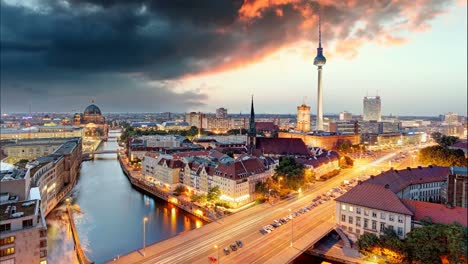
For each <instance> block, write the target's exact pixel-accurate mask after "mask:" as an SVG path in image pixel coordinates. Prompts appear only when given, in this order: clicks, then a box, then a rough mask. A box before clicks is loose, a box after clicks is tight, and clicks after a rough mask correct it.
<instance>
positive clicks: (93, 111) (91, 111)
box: [84, 104, 101, 115]
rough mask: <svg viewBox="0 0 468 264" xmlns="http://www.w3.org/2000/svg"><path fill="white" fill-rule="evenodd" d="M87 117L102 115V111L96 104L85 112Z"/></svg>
mask: <svg viewBox="0 0 468 264" xmlns="http://www.w3.org/2000/svg"><path fill="white" fill-rule="evenodd" d="M84 114H85V115H101V109H99V107H97V106H96V105H95V104H92V105H89V106H88V107H86V109H85V110H84Z"/></svg>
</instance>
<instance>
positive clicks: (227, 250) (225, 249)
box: [223, 247, 231, 255]
mask: <svg viewBox="0 0 468 264" xmlns="http://www.w3.org/2000/svg"><path fill="white" fill-rule="evenodd" d="M223 251H224V254H226V255H229V253H231V251H230V250H229V248H227V247H225V248H224V249H223Z"/></svg>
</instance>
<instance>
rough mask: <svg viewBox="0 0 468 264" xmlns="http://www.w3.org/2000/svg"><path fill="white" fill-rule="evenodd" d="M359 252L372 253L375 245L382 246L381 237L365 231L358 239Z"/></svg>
mask: <svg viewBox="0 0 468 264" xmlns="http://www.w3.org/2000/svg"><path fill="white" fill-rule="evenodd" d="M357 245H358V248H359V252H361V254H363V255H369V254H372V252H373V249H374V248H375V247H378V246H380V241H379V238H378V237H377V236H376V235H375V234H373V233H364V234H363V235H362V236H360V237H359V239H358V241H357Z"/></svg>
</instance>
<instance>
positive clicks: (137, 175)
mask: <svg viewBox="0 0 468 264" xmlns="http://www.w3.org/2000/svg"><path fill="white" fill-rule="evenodd" d="M117 158H118V160H119V163H120V166H121V167H122V170H123V172H124V174H125V175H126V176H127V178H128V180H129V181H130V183H131V184H132V186H133V187H135V188H137V189H139V190H142V191H144V192H146V193H148V194H150V195H152V196H155V197H158V198H160V199H162V200H164V201H166V202H168V203H171V204H173V205H175V206H177V207H179V208H180V209H182V210H184V211H186V212H188V213H190V214H192V215H194V216H196V217H198V218H200V219H202V220H203V221H205V222H208V223H209V222H212V221H213V220H214V219H212V218H210V217H209V215H210V214H211V212H210V211H208V210H206V208H204V207H201V206H198V205H196V204H193V203H192V202H189V201H185V200H182V199H179V198H178V197H177V196H174V195H172V194H170V193H169V192H167V191H164V190H162V189H160V188H158V187H156V186H154V185H153V184H152V183H150V182H148V181H146V180H145V179H143V177H141V172H139V171H133V170H131V168H129V167H128V165H127V164H126V162H125V161H124V160H123V159H122V157H121V155H120V154H118V155H117Z"/></svg>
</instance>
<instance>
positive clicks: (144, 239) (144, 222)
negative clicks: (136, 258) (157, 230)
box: [143, 216, 148, 256]
mask: <svg viewBox="0 0 468 264" xmlns="http://www.w3.org/2000/svg"><path fill="white" fill-rule="evenodd" d="M147 221H148V217H146V216H145V217H143V256H144V255H145V247H146V222H147Z"/></svg>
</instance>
